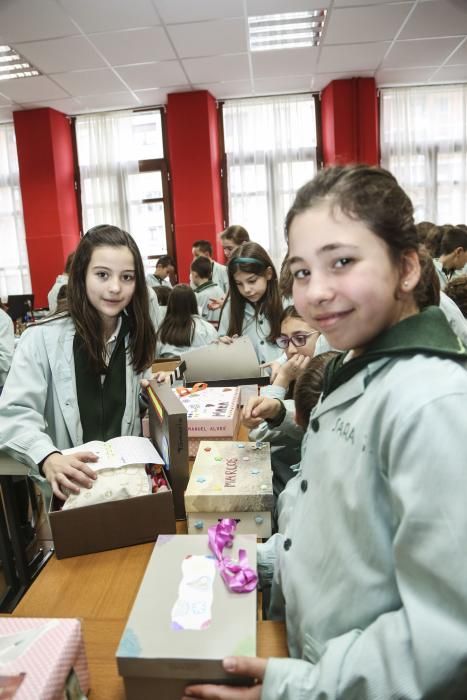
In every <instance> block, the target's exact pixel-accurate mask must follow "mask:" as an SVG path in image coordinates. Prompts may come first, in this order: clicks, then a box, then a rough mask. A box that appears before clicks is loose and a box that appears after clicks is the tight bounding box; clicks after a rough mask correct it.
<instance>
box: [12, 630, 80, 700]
mask: <svg viewBox="0 0 467 700" xmlns="http://www.w3.org/2000/svg"><path fill="white" fill-rule="evenodd" d="M88 691H89V674H88V665H87V661H86V654H85V650H84V642H83V636H82V632H81V622H80V621H79V620H76V619H60V618H57V619H45V618H28V617H24V618H22V617H12V616H8V617H2V618H0V697H1V698H3V697H5V698H13V697H14V699H15V700H32V698H34V700H51V699H52V698H77V699H79V698H84V697H85V696H86V695H87V693H88Z"/></svg>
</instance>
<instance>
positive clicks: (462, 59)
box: [448, 40, 467, 65]
mask: <svg viewBox="0 0 467 700" xmlns="http://www.w3.org/2000/svg"><path fill="white" fill-rule="evenodd" d="M465 63H467V40H464V42H463V43H461V44H460V45H459V48H458V49H457V51H456V52H455V54H454V55H453V56H451V58H450V59H449V61H448V65H462V64H465Z"/></svg>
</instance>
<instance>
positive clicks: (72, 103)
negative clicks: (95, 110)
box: [27, 97, 83, 114]
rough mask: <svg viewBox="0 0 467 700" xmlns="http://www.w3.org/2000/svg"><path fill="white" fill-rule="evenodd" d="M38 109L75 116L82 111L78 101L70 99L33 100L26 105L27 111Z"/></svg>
mask: <svg viewBox="0 0 467 700" xmlns="http://www.w3.org/2000/svg"><path fill="white" fill-rule="evenodd" d="M40 107H50V108H51V109H56V110H57V112H63V114H77V113H78V112H80V111H82V108H83V105H82V104H81V102H80V101H79V100H74V99H73V98H71V97H70V98H68V99H66V100H34V102H32V103H28V104H27V108H28V109H36V108H40Z"/></svg>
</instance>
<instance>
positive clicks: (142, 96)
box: [135, 87, 186, 107]
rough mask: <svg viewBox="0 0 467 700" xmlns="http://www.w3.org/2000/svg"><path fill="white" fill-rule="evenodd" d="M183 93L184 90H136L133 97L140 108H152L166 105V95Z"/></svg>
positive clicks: (168, 88)
mask: <svg viewBox="0 0 467 700" xmlns="http://www.w3.org/2000/svg"><path fill="white" fill-rule="evenodd" d="M180 90H183V91H185V90H186V88H177V87H173V88H171V87H167V88H162V89H160V90H158V89H155V90H136V91H135V95H137V96H138V99H139V101H140V104H141V105H142V106H147V107H153V106H156V105H164V104H166V103H167V95H168V94H170V93H171V92H180Z"/></svg>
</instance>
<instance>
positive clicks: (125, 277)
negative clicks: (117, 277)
mask: <svg viewBox="0 0 467 700" xmlns="http://www.w3.org/2000/svg"><path fill="white" fill-rule="evenodd" d="M134 279H135V276H134V275H123V281H124V282H133V281H134Z"/></svg>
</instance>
